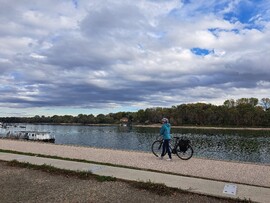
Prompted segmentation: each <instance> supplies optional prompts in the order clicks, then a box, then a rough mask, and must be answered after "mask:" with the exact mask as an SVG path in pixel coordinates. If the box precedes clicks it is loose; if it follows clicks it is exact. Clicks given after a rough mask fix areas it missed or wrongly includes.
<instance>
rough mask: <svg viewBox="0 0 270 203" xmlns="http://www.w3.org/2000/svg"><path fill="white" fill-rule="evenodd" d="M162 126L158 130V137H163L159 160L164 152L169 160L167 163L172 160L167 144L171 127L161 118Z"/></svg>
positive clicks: (166, 120) (167, 121)
mask: <svg viewBox="0 0 270 203" xmlns="http://www.w3.org/2000/svg"><path fill="white" fill-rule="evenodd" d="M161 121H162V126H161V128H160V135H161V136H162V137H163V140H164V142H163V146H162V153H161V157H160V158H161V159H162V158H163V157H164V155H165V152H167V153H168V155H169V159H167V160H168V161H171V160H172V154H171V151H170V147H169V143H170V140H171V134H170V133H171V125H170V123H169V120H168V119H167V118H163V119H162V120H161Z"/></svg>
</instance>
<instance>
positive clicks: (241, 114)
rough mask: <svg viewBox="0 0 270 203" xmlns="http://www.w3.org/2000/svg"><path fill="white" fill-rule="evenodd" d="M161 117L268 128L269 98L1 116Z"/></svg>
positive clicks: (59, 119)
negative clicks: (115, 109)
mask: <svg viewBox="0 0 270 203" xmlns="http://www.w3.org/2000/svg"><path fill="white" fill-rule="evenodd" d="M162 117H167V118H169V119H170V123H171V124H172V125H175V126H177V125H181V126H182V125H195V126H221V127H225V126H230V127H269V126H270V99H269V98H263V99H261V100H260V101H259V99H257V98H241V99H237V100H233V99H230V100H226V101H224V103H223V105H213V104H206V103H192V104H181V105H178V106H172V107H170V108H163V107H155V108H147V109H141V110H139V111H137V112H117V113H109V114H107V115H104V114H98V115H96V116H94V115H93V114H89V115H86V114H79V115H77V116H71V115H62V116H61V115H54V116H40V115H36V116H34V117H0V121H1V122H4V123H47V124H63V123H65V124H84V125H87V124H118V123H120V122H121V119H123V118H128V120H129V122H132V123H135V124H155V123H159V122H160V120H161V118H162Z"/></svg>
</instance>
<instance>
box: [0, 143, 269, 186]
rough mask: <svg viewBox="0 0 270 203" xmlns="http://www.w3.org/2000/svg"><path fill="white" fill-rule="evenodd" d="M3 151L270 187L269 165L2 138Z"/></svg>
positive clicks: (1, 146)
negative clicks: (162, 157)
mask: <svg viewBox="0 0 270 203" xmlns="http://www.w3.org/2000/svg"><path fill="white" fill-rule="evenodd" d="M0 149H6V150H14V151H20V152H29V153H36V154H44V155H51V156H58V157H66V158H74V159H83V160H89V161H95V162H102V163H111V164H117V165H124V166H131V167H137V168H142V169H152V170H158V171H165V172H172V173H177V174H182V175H189V176H195V177H202V178H208V179H215V180H223V181H228V182H235V183H244V184H250V185H257V186H264V187H270V178H269V177H270V165H262V164H251V163H240V162H229V161H217V160H207V159H198V158H191V159H190V160H188V161H183V160H181V159H179V158H177V157H173V161H172V162H168V161H165V160H159V159H157V158H156V157H154V155H153V154H151V153H145V152H137V151H122V150H112V149H100V148H90V147H79V146H68V145H56V144H49V143H39V142H30V141H17V140H7V139H0Z"/></svg>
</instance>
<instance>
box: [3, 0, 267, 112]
mask: <svg viewBox="0 0 270 203" xmlns="http://www.w3.org/2000/svg"><path fill="white" fill-rule="evenodd" d="M0 4H1V6H0V46H1V49H0V71H1V74H0V82H1V86H0V95H1V97H0V117H2V116H34V115H40V116H41V115H45V116H51V115H78V114H80V113H82V114H94V115H97V114H99V113H105V114H107V113H110V112H119V111H137V110H139V109H145V108H149V107H157V106H160V107H171V106H172V105H180V104H183V103H197V102H206V103H211V104H215V105H221V104H223V102H224V101H225V100H227V99H239V98H242V97H245V98H246V97H247V98H250V97H255V98H258V99H259V100H260V99H261V98H264V97H267V98H269V97H270V67H269V65H270V49H269V48H270V1H269V0H218V1H216V0H182V1H181V0H136V1H134V0H102V1H101V0H42V1H41V0H40V1H37V0H0Z"/></svg>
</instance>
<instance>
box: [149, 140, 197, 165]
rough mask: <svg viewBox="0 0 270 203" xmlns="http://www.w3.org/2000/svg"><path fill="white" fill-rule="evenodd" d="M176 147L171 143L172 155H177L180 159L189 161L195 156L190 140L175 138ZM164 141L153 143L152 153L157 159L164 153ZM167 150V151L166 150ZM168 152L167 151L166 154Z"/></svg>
mask: <svg viewBox="0 0 270 203" xmlns="http://www.w3.org/2000/svg"><path fill="white" fill-rule="evenodd" d="M173 138H174V145H173V144H172V143H171V142H170V150H171V152H172V154H176V155H177V156H178V157H179V158H180V159H183V160H188V159H190V158H191V157H192V156H193V152H194V151H193V148H192V146H191V145H190V140H188V139H185V138H180V137H173ZM163 142H164V141H163V139H159V140H156V141H154V142H153V144H152V147H151V148H152V152H153V154H154V155H155V156H156V157H160V156H161V153H162V145H163ZM165 150H166V149H165ZM166 153H167V152H166V151H165V154H166ZM165 154H164V155H165Z"/></svg>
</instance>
